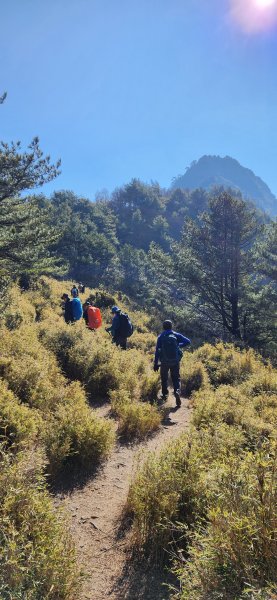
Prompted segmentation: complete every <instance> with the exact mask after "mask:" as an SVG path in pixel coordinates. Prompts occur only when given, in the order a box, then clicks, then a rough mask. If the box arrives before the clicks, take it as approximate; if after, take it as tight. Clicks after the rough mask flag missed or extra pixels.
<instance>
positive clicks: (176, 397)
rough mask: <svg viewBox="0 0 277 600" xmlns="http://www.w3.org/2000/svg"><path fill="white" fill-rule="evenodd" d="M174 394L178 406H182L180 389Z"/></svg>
mask: <svg viewBox="0 0 277 600" xmlns="http://www.w3.org/2000/svg"><path fill="white" fill-rule="evenodd" d="M174 395H175V399H176V406H178V408H180V406H181V395H180V392H179V390H177V391H176V392H175V394H174Z"/></svg>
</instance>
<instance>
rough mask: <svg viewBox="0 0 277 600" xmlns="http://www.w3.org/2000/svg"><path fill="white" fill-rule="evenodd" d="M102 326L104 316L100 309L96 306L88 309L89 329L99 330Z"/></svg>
mask: <svg viewBox="0 0 277 600" xmlns="http://www.w3.org/2000/svg"><path fill="white" fill-rule="evenodd" d="M101 325H102V316H101V312H100V309H99V308H97V307H96V306H89V307H88V328H89V329H98V328H99V327H101Z"/></svg>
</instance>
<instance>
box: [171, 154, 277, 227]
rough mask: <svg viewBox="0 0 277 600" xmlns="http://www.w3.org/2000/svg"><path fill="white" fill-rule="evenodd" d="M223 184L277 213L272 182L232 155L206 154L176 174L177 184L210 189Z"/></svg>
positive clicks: (268, 211)
mask: <svg viewBox="0 0 277 600" xmlns="http://www.w3.org/2000/svg"><path fill="white" fill-rule="evenodd" d="M215 185H217V186H223V187H224V188H232V189H235V190H237V191H240V192H241V194H242V196H243V197H244V198H245V199H247V200H252V202H253V203H254V204H256V206H258V208H259V209H261V210H263V211H265V212H267V213H269V214H270V215H271V216H275V215H276V214H277V198H276V196H274V194H273V193H272V192H271V190H270V189H269V187H268V185H267V184H266V183H265V182H264V181H263V180H262V179H261V178H260V177H257V175H255V173H253V171H251V169H247V168H246V167H243V166H242V165H241V164H240V163H239V162H238V161H237V160H235V159H234V158H231V157H230V156H225V157H224V158H222V157H221V156H208V155H205V156H202V157H201V158H200V159H199V160H197V161H196V160H195V161H194V162H192V163H191V165H190V167H189V168H188V169H187V171H186V173H185V174H184V175H179V176H178V177H175V178H174V179H173V181H172V187H173V188H181V189H189V190H191V189H195V188H204V189H206V190H208V189H210V188H211V187H213V186H215Z"/></svg>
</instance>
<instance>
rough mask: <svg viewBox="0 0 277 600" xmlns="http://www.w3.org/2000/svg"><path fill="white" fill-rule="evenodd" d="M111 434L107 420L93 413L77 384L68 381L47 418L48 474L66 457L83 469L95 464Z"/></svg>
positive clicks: (105, 451) (110, 443)
mask: <svg viewBox="0 0 277 600" xmlns="http://www.w3.org/2000/svg"><path fill="white" fill-rule="evenodd" d="M114 437H115V435H114V431H113V428H112V426H111V423H110V422H109V421H106V420H105V419H101V418H99V417H97V416H96V414H95V413H94V411H92V410H91V409H90V408H89V406H88V405H87V403H86V400H85V395H84V392H83V390H82V389H81V387H80V385H79V383H77V382H76V383H72V384H71V385H70V386H68V388H67V390H66V397H65V398H63V402H62V403H61V404H60V405H59V406H58V407H57V410H56V411H55V412H54V413H53V415H52V416H51V417H49V420H48V422H47V427H46V429H45V432H44V443H45V447H46V453H47V457H48V460H49V463H50V470H51V473H52V474H55V473H56V472H57V471H58V470H60V469H61V467H62V466H63V465H64V464H65V462H67V461H69V460H71V461H72V460H74V462H75V463H78V464H80V465H81V466H83V467H85V468H86V469H91V468H93V467H95V466H96V465H97V464H98V463H99V461H101V460H104V459H105V458H107V456H108V454H109V452H110V450H111V448H112V446H113V443H114Z"/></svg>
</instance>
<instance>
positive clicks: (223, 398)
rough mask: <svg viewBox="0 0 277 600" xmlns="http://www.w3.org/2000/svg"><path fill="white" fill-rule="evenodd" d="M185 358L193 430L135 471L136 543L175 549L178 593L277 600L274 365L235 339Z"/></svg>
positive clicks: (159, 551) (189, 598) (131, 506)
mask: <svg viewBox="0 0 277 600" xmlns="http://www.w3.org/2000/svg"><path fill="white" fill-rule="evenodd" d="M186 358H187V360H186V362H185V361H184V364H183V365H182V376H183V385H184V387H185V389H186V390H187V394H188V395H189V396H190V397H191V403H192V405H193V408H194V410H193V417H192V421H191V427H190V431H189V432H188V434H186V435H183V436H182V437H180V439H179V440H177V441H175V442H174V443H172V444H170V445H169V446H168V447H167V448H165V449H163V450H162V452H161V453H160V454H159V455H155V454H150V455H149V456H148V458H147V460H146V461H145V463H144V464H143V466H142V467H141V468H138V471H137V474H136V476H135V478H134V480H133V482H132V485H131V488H130V493H129V498H128V503H127V507H126V511H127V513H129V514H130V515H132V516H133V541H134V545H135V547H137V548H139V549H140V550H141V551H143V552H146V553H147V554H150V555H152V557H153V558H156V559H158V560H165V558H166V559H167V560H168V557H169V556H171V568H172V569H173V570H174V572H175V574H177V577H178V578H179V584H180V589H179V591H178V592H177V591H176V593H175V595H174V598H176V599H178V600H219V599H221V598H224V599H226V600H244V599H246V598H251V599H253V600H254V599H255V600H256V599H258V598H264V599H267V600H269V599H271V600H273V598H274V593H273V590H276V588H277V559H276V556H277V552H276V551H277V547H276V543H277V542H276V540H277V538H276V531H277V468H276V467H277V462H276V443H277V441H276V424H277V394H276V371H274V369H272V367H271V366H270V365H269V364H264V363H263V361H262V360H261V359H260V358H259V357H258V356H257V355H256V354H255V353H254V352H252V351H251V350H250V351H240V350H237V349H236V348H235V347H233V346H230V345H227V346H224V345H223V344H218V345H217V346H215V347H212V346H208V345H207V344H206V345H205V346H204V347H202V348H200V349H199V350H197V351H196V352H195V353H194V355H190V356H188V357H186ZM229 369H230V370H229ZM272 594H273V595H272Z"/></svg>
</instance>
